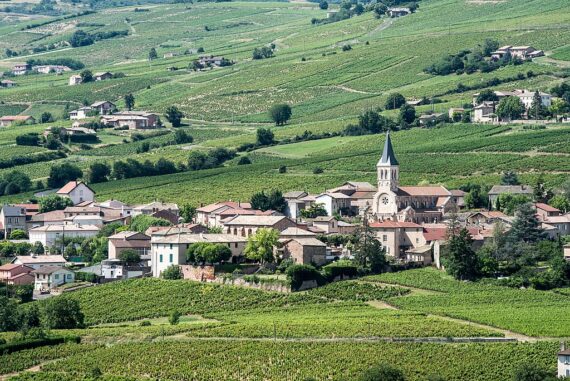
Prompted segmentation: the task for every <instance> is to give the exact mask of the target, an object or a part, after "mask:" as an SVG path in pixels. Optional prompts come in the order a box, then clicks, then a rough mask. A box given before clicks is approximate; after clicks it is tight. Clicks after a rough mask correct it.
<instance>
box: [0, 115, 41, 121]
mask: <svg viewBox="0 0 570 381" xmlns="http://www.w3.org/2000/svg"><path fill="white" fill-rule="evenodd" d="M29 119H34V118H33V117H31V116H29V115H6V116H3V117H0V120H3V121H7V122H12V121H13V122H15V121H21V120H23V121H26V120H29Z"/></svg>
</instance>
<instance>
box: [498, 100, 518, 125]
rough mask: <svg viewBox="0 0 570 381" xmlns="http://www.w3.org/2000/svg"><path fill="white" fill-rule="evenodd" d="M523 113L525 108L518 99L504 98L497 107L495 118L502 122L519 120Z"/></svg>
mask: <svg viewBox="0 0 570 381" xmlns="http://www.w3.org/2000/svg"><path fill="white" fill-rule="evenodd" d="M524 112H525V107H524V104H523V103H522V101H521V100H520V98H519V97H515V96H512V97H505V98H503V99H501V101H500V102H499V105H498V106H497V116H498V117H499V118H501V119H503V120H507V121H510V120H514V119H520V118H521V116H522V114H524Z"/></svg>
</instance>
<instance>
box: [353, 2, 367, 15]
mask: <svg viewBox="0 0 570 381" xmlns="http://www.w3.org/2000/svg"><path fill="white" fill-rule="evenodd" d="M352 11H353V12H354V14H355V15H361V14H363V13H364V6H363V5H362V4H360V3H357V4H356V5H355V6H354V8H353V9H352Z"/></svg>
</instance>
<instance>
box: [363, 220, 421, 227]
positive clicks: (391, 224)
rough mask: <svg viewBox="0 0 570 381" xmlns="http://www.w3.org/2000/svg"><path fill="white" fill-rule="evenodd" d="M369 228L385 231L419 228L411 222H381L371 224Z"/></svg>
mask: <svg viewBox="0 0 570 381" xmlns="http://www.w3.org/2000/svg"><path fill="white" fill-rule="evenodd" d="M370 227H371V228H386V229H396V228H421V226H420V225H418V224H416V223H413V222H398V221H381V222H373V223H371V224H370Z"/></svg>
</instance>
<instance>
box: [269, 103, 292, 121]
mask: <svg viewBox="0 0 570 381" xmlns="http://www.w3.org/2000/svg"><path fill="white" fill-rule="evenodd" d="M292 114H293V111H292V110H291V106H289V105H288V104H277V105H274V106H273V107H271V109H270V110H269V116H271V119H273V121H274V122H275V125H277V126H282V125H284V124H285V123H286V122H287V121H288V120H289V119H290V118H291V115H292Z"/></svg>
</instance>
